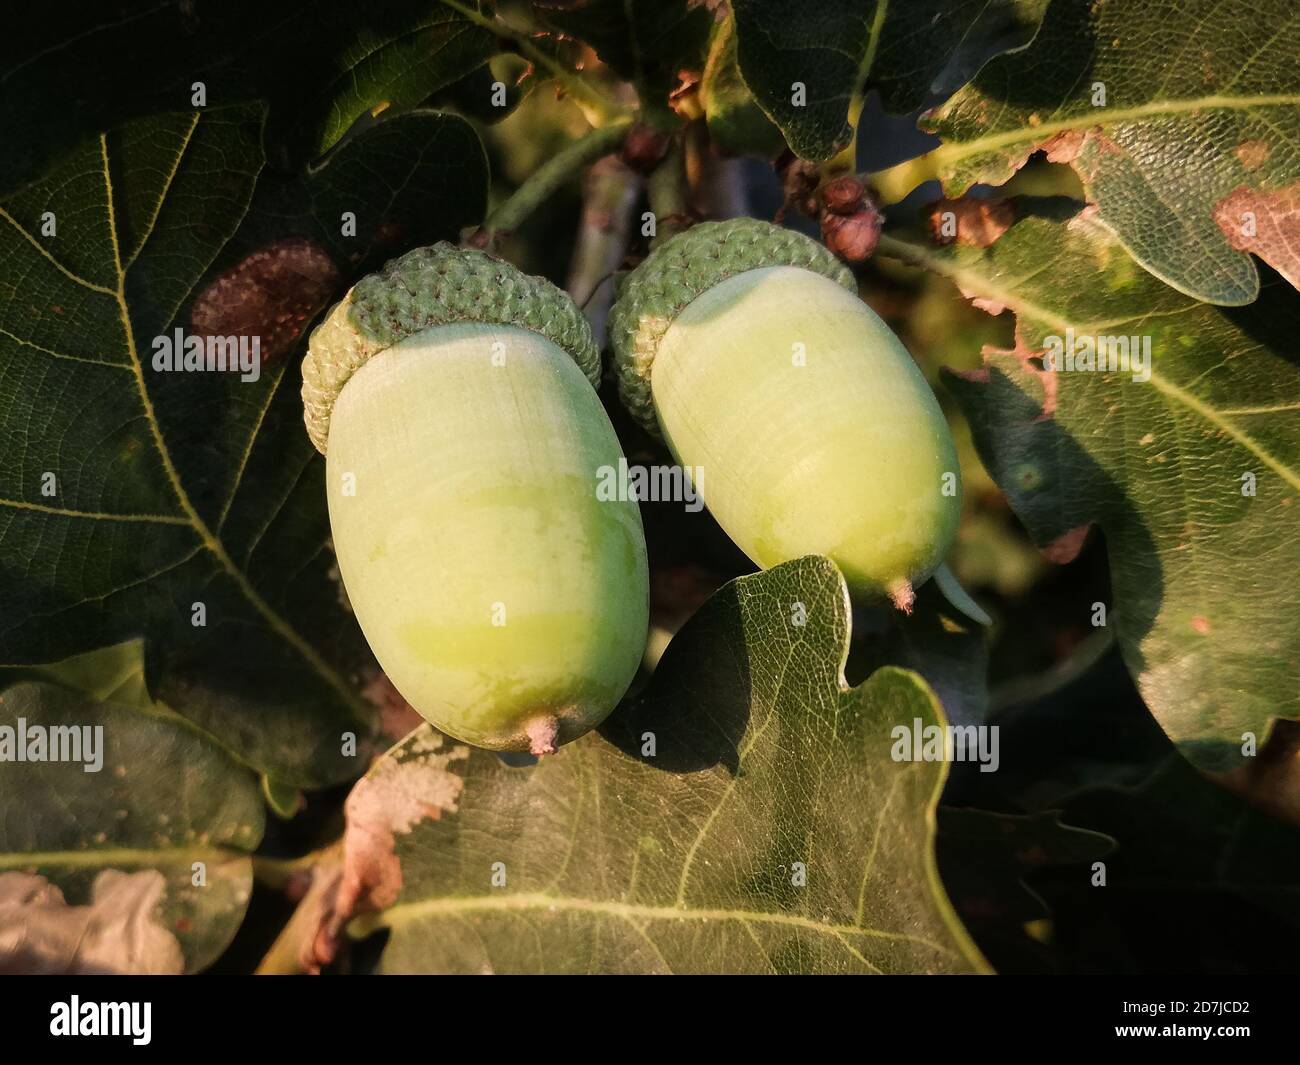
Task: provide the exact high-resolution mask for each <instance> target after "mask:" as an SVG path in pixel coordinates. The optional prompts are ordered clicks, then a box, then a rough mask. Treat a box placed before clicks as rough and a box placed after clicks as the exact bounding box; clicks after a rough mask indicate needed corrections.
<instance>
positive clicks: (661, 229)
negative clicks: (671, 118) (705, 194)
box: [646, 141, 691, 248]
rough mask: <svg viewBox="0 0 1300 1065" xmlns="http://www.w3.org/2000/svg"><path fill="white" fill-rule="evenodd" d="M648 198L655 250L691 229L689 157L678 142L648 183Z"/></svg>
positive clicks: (652, 245)
mask: <svg viewBox="0 0 1300 1065" xmlns="http://www.w3.org/2000/svg"><path fill="white" fill-rule="evenodd" d="M646 196H647V197H648V198H649V200H650V210H651V211H653V212H654V216H655V235H654V237H653V238H651V240H650V247H651V248H657V247H659V245H660V244H662V243H663V242H664V241H666V240H668V239H669V238H670V237H672V236H674V235H675V234H677V233H680V232H681V231H682V230H684V229H688V228H690V212H691V208H690V185H689V183H688V182H687V179H686V156H685V154H684V153H683V151H682V146H681V145H680V144H679V143H677V142H676V141H674V142H673V144H672V146H671V147H670V148H669V149H668V154H667V155H665V156H664V158H663V162H661V163H660V164H659V165H658V166H657V167H655V168H654V170H653V171H651V173H650V177H649V178H648V179H647V180H646Z"/></svg>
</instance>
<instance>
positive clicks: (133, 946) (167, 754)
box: [0, 642, 265, 972]
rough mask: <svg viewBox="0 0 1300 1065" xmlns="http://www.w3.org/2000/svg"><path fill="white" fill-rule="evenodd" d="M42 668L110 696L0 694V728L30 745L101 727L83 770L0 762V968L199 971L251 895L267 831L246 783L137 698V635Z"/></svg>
mask: <svg viewBox="0 0 1300 1065" xmlns="http://www.w3.org/2000/svg"><path fill="white" fill-rule="evenodd" d="M40 672H41V673H43V674H44V675H45V676H47V677H50V678H57V679H58V680H59V681H61V682H66V683H70V684H72V685H74V686H75V687H82V686H87V687H92V688H93V687H99V688H102V689H109V690H111V692H112V694H111V695H109V697H108V698H107V699H106V700H105V701H99V700H97V699H95V698H94V697H93V696H90V695H87V694H85V693H84V692H78V691H76V690H74V689H73V688H70V687H67V686H65V683H57V684H56V683H54V682H53V679H51V680H40V681H35V680H22V681H19V682H17V683H13V684H12V685H11V686H9V687H7V688H5V689H4V690H3V691H0V728H3V729H12V730H15V733H14V742H16V737H17V729H18V727H19V725H18V722H19V720H20V719H21V720H22V722H23V726H22V727H23V729H25V735H26V736H27V737H28V738H29V739H30V737H31V736H32V735H33V730H34V729H38V728H39V729H46V730H52V729H56V728H65V729H67V728H76V729H78V730H84V729H85V728H91V729H95V728H102V730H103V731H102V746H101V747H96V753H97V757H96V758H95V759H94V760H91V761H90V763H89V764H91V765H95V764H96V763H98V765H99V768H98V769H97V770H96V771H94V772H87V771H86V763H84V762H72V761H62V762H53V761H25V762H17V761H13V760H8V759H6V760H4V761H0V802H2V803H3V806H4V808H5V816H4V817H3V818H0V928H3V929H4V934H0V972H4V971H18V972H32V971H79V972H86V971H92V972H93V971H121V967H122V966H124V965H126V966H128V967H129V968H130V969H131V970H132V971H152V972H174V971H185V972H197V971H199V970H201V969H204V968H206V967H207V966H208V965H210V964H211V963H212V962H213V961H214V960H215V959H216V958H217V957H218V956H219V955H220V954H221V952H222V951H223V950H224V949H225V947H226V945H227V944H228V943H229V942H230V940H231V939H232V938H233V937H234V935H235V932H236V931H237V929H238V928H239V926H240V924H241V923H242V921H243V919H244V911H245V910H246V908H247V904H248V899H249V896H250V895H251V893H252V887H253V870H252V861H251V859H250V857H249V855H250V853H251V852H252V850H253V849H254V848H255V847H256V846H257V845H258V843H259V841H260V840H261V837H262V831H263V828H264V824H265V813H264V810H263V805H262V798H261V795H260V794H259V792H258V786H257V778H256V777H255V775H254V774H253V773H252V772H251V771H250V770H249V769H248V768H247V767H246V766H244V765H242V764H240V762H239V761H237V760H236V759H235V758H234V757H233V756H232V755H231V754H230V752H228V751H227V750H225V749H224V748H222V747H221V746H220V745H219V744H217V743H216V742H215V741H214V740H213V739H212V737H210V736H207V735H205V734H204V733H202V732H201V731H200V730H198V729H197V728H195V727H194V726H193V725H192V724H191V723H190V722H189V721H187V720H186V719H185V718H183V717H181V716H180V715H179V714H176V713H174V712H173V711H171V710H169V709H168V708H167V707H165V706H163V705H162V704H160V703H159V704H155V703H153V702H152V701H151V700H149V698H148V696H147V693H146V692H145V689H144V680H143V662H142V658H141V654H140V646H139V643H138V642H136V643H133V644H125V645H122V646H120V647H112V648H107V649H105V650H103V651H97V652H92V653H90V654H87V655H83V656H79V657H77V658H74V659H70V660H68V661H66V662H62V663H58V664H57V665H54V666H50V667H46V668H44V669H43V670H41V671H40ZM9 679H10V680H12V677H11V678H9ZM49 735H53V733H52V732H51V733H49ZM81 735H82V736H84V735H85V733H84V731H83V732H82V733H81ZM92 735H93V734H92ZM4 741H5V740H4V736H3V735H0V744H3V743H4ZM47 753H48V752H47ZM89 753H90V749H89V748H86V749H84V750H83V751H82V754H83V757H87V756H88V755H89ZM195 863H202V865H201V867H200V868H199V869H198V870H196V867H195ZM197 880H201V882H196V881H197ZM92 906H93V911H92V910H91V909H89V908H90V907H92ZM69 908H71V909H69ZM88 919H89V920H88ZM6 946H7V947H8V950H6Z"/></svg>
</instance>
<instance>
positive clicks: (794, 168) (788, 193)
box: [776, 152, 818, 222]
mask: <svg viewBox="0 0 1300 1065" xmlns="http://www.w3.org/2000/svg"><path fill="white" fill-rule="evenodd" d="M777 172H778V173H779V174H780V175H781V190H782V192H783V193H784V195H785V202H784V203H783V204H782V205H781V210H780V211H778V212H777V216H776V217H777V221H778V222H779V221H780V220H781V219H782V218H784V217H785V213H786V211H788V210H789V209H790V208H791V207H796V208H798V209H799V210H800V211H802V212H803V213H804V214H806V215H807V216H808V217H809V218H816V217H817V195H816V193H817V180H818V171H817V164H816V163H809V162H807V161H805V160H803V159H800V158H798V157H796V156H795V155H793V154H792V153H789V152H787V153H786V155H785V157H784V158H783V159H781V160H780V161H779V162H778V163H777Z"/></svg>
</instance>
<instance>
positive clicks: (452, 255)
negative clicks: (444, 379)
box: [302, 241, 600, 455]
mask: <svg viewBox="0 0 1300 1065" xmlns="http://www.w3.org/2000/svg"><path fill="white" fill-rule="evenodd" d="M457 322H484V323H488V324H493V325H513V326H518V327H519V328H520V329H527V330H530V331H531V332H534V333H538V334H539V335H541V336H543V337H545V338H546V339H547V340H549V341H551V342H552V343H555V344H558V345H559V346H560V347H561V348H563V349H564V350H565V351H567V352H568V353H569V354H570V355H571V356H572V357H573V361H574V362H576V363H577V364H578V367H579V368H580V369H581V370H582V372H583V373H584V374H586V376H587V380H588V381H590V382H591V385H592V387H593V388H595V387H596V386H597V385H599V384H600V349H599V348H598V347H597V346H596V341H595V339H594V338H593V337H592V335H591V326H590V325H588V324H587V319H586V318H584V317H583V315H582V312H581V311H580V310H578V308H577V306H575V304H574V302H573V300H571V299H570V298H569V297H568V295H567V294H565V293H564V292H562V291H561V290H560V289H558V288H556V287H555V286H554V285H553V284H551V283H550V282H549V281H547V280H546V279H545V278H541V277H532V276H530V275H528V274H525V273H523V272H522V271H521V270H519V269H518V268H516V267H514V266H511V265H510V264H509V263H507V262H504V261H503V260H501V259H497V258H495V257H494V256H491V255H488V254H487V253H486V252H481V251H474V250H471V249H467V248H458V247H456V246H455V245H452V244H448V243H446V242H445V241H444V242H440V243H438V244H435V245H433V246H432V247H428V248H416V249H415V250H414V251H409V252H407V253H406V254H405V255H403V256H401V257H399V258H397V259H393V260H392V261H391V262H389V263H388V264H387V265H385V266H384V268H383V269H382V270H380V271H378V272H377V273H373V274H370V275H368V276H367V277H364V278H362V279H361V280H360V281H358V282H357V283H356V284H355V285H353V286H352V288H351V289H350V290H349V292H348V294H347V295H346V296H344V297H343V299H342V300H340V301H339V303H338V304H336V305H335V306H334V308H333V309H332V310H331V311H330V312H329V314H328V315H326V317H325V320H324V321H323V322H321V324H320V325H318V326H317V327H316V328H315V329H313V330H312V334H311V339H310V340H309V341H308V343H307V357H306V358H304V359H303V361H302V406H303V421H304V422H305V423H306V425H307V435H308V436H310V437H311V442H312V443H313V444H315V445H316V450H317V451H319V452H320V453H321V454H322V455H323V454H325V448H326V445H327V443H328V441H329V433H330V412H331V411H333V409H334V401H335V400H336V399H338V396H339V393H340V392H342V391H343V386H344V385H346V384H347V383H348V380H349V379H350V378H351V377H352V375H353V374H354V373H356V372H357V370H359V369H360V368H361V367H362V366H364V365H365V363H366V360H368V359H371V358H373V357H374V356H376V355H378V354H379V353H380V352H382V351H387V350H388V349H389V348H391V347H393V346H394V345H395V344H398V343H400V342H401V341H403V340H405V339H406V338H407V337H409V336H412V335H413V334H415V333H418V332H420V331H421V330H423V329H428V328H430V327H431V326H438V325H453V324H455V323H457Z"/></svg>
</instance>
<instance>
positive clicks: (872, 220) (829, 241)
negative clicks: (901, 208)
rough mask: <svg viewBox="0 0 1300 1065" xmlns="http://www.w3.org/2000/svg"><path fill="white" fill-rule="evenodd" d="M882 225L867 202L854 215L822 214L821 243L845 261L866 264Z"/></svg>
mask: <svg viewBox="0 0 1300 1065" xmlns="http://www.w3.org/2000/svg"><path fill="white" fill-rule="evenodd" d="M883 222H884V216H882V215H881V213H880V212H879V211H878V210H876V207H875V205H874V204H873V203H871V202H870V201H869V200H868V201H864V203H863V206H862V208H861V209H860V210H858V211H857V212H855V213H854V214H835V213H834V212H833V211H823V212H822V240H823V241H824V242H825V244H826V247H828V248H830V250H831V251H833V252H834V253H835V254H836V255H837V256H838V257H839V258H841V259H843V260H844V261H845V262H849V263H861V262H865V261H866V260H867V259H869V258H871V253H872V252H874V251H875V250H876V242H877V241H878V240H879V239H880V227H881V224H882V223H883Z"/></svg>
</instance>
